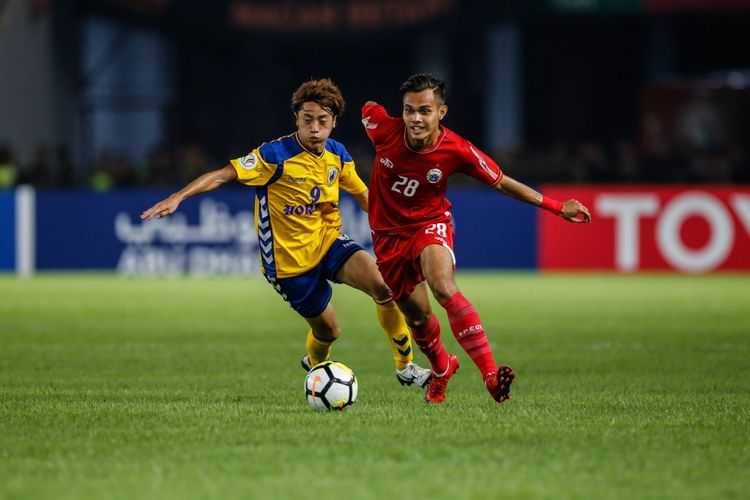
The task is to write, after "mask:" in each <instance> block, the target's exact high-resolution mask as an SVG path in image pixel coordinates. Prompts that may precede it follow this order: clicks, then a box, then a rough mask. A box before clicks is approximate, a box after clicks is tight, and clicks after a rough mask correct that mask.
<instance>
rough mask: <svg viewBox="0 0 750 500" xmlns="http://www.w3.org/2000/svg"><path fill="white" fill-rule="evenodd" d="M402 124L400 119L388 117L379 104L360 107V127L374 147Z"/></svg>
mask: <svg viewBox="0 0 750 500" xmlns="http://www.w3.org/2000/svg"><path fill="white" fill-rule="evenodd" d="M402 123H403V121H402V120H401V119H400V118H393V117H392V116H388V112H387V111H386V110H385V108H384V107H383V106H381V105H380V104H370V105H365V106H362V125H364V127H365V132H367V137H369V138H370V141H372V144H373V145H374V146H378V144H380V143H382V142H383V140H384V139H385V137H387V136H388V135H389V134H390V133H392V132H393V131H394V130H396V129H398V127H399V126H400V125H401V124H402Z"/></svg>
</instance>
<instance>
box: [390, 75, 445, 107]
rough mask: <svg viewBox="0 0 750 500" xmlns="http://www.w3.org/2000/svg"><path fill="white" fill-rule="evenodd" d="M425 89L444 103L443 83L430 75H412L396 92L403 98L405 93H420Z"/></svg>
mask: <svg viewBox="0 0 750 500" xmlns="http://www.w3.org/2000/svg"><path fill="white" fill-rule="evenodd" d="M427 89H432V92H433V93H434V94H435V95H436V96H438V97H440V99H441V100H442V101H443V102H445V90H446V89H445V82H444V81H443V80H441V79H440V78H438V77H436V76H435V75H432V74H427V73H417V74H416V75H412V76H410V77H409V78H407V79H406V81H405V82H404V83H402V84H401V88H400V89H398V91H399V92H400V93H401V97H404V96H405V95H406V93H407V92H422V91H423V90H427Z"/></svg>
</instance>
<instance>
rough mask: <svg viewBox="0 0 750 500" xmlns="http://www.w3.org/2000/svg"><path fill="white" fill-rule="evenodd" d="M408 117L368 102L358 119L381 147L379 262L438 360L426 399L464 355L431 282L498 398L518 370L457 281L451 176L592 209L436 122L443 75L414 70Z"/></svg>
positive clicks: (404, 91) (570, 212)
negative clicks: (498, 351) (504, 165)
mask: <svg viewBox="0 0 750 500" xmlns="http://www.w3.org/2000/svg"><path fill="white" fill-rule="evenodd" d="M400 92H401V95H402V98H403V112H402V118H401V119H399V118H394V117H391V116H388V113H387V112H386V110H385V108H383V107H382V106H380V105H379V104H377V103H375V102H373V101H368V102H367V103H365V105H364V106H363V107H362V124H363V125H364V126H365V130H366V131H367V135H368V136H369V138H370V140H371V141H372V143H373V145H374V146H375V152H376V156H375V166H374V169H373V172H372V178H371V179H370V200H369V202H370V206H369V209H370V210H369V220H370V227H371V228H372V230H373V243H374V246H375V248H374V249H375V254H376V256H377V264H378V268H379V269H380V272H381V274H382V275H383V278H384V279H385V282H386V284H387V285H388V286H389V287H390V288H391V289H392V291H393V298H394V299H395V300H396V303H397V304H398V306H399V308H400V309H401V310H402V312H403V313H404V315H405V316H406V323H407V324H408V325H409V327H410V328H411V330H412V334H413V337H414V340H415V342H416V343H417V345H418V346H419V349H420V350H421V351H422V352H423V353H424V354H425V356H427V358H428V359H429V360H430V363H431V365H432V371H433V375H432V379H431V381H430V385H429V387H428V388H427V394H426V395H425V400H426V401H427V402H428V403H441V402H443V400H444V399H445V389H446V386H447V384H448V380H449V379H450V377H451V376H452V375H453V374H454V373H455V371H456V369H457V368H458V358H457V357H456V356H455V355H453V354H449V353H447V352H446V350H445V348H444V347H443V343H442V341H441V339H440V323H439V322H438V320H437V318H436V317H435V315H434V314H433V312H432V309H431V307H430V301H429V298H428V296H427V290H426V287H425V281H426V282H427V286H429V287H430V290H431V291H432V294H433V296H434V297H435V299H436V300H437V301H438V302H439V303H440V305H441V306H442V307H444V308H445V310H446V311H447V313H448V320H449V322H450V326H451V330H452V331H453V335H454V336H455V337H456V339H457V340H458V343H459V344H460V345H461V347H462V348H463V349H464V350H465V351H466V353H467V354H468V355H469V357H471V359H472V361H473V362H474V364H476V366H477V368H479V370H480V372H481V373H482V378H483V380H484V384H485V387H486V388H487V390H488V391H489V393H490V394H491V395H492V397H493V398H494V399H495V400H496V401H497V402H498V403H502V402H503V401H505V400H506V399H508V398H510V385H511V383H512V382H513V379H514V377H515V373H514V372H513V370H512V369H511V368H510V367H509V366H507V365H504V364H501V365H499V366H498V365H497V364H496V363H495V360H494V358H493V355H492V350H491V348H490V345H489V343H488V342H487V336H486V335H485V332H484V328H483V327H482V322H481V320H480V319H479V314H477V311H476V309H474V306H473V305H472V304H471V302H469V301H468V300H467V299H466V297H464V296H463V294H462V293H461V292H460V291H459V290H458V287H457V286H456V282H455V277H454V275H455V265H456V260H455V256H454V254H453V223H452V218H451V213H450V209H451V204H450V202H449V201H448V200H447V199H446V197H445V193H446V190H447V187H448V178H449V177H450V176H451V175H453V174H455V173H457V172H461V173H464V174H467V175H470V176H472V177H474V178H475V179H477V180H479V181H480V182H482V183H483V184H487V185H488V186H492V187H493V188H495V189H496V190H497V191H499V192H500V193H502V194H504V195H507V196H510V197H512V198H515V199H518V200H520V201H524V202H526V203H530V204H532V205H536V206H539V207H541V208H545V209H547V210H549V211H551V212H553V213H554V214H556V215H559V216H560V217H562V218H564V219H566V220H569V221H571V222H589V221H590V220H591V216H590V215H589V211H588V209H587V208H586V207H585V206H583V205H582V204H581V203H579V202H578V201H577V200H573V199H571V200H567V201H565V202H560V201H557V200H554V199H550V198H547V197H544V196H542V194H541V193H539V192H537V191H535V190H534V189H532V188H530V187H529V186H526V185H525V184H523V183H521V182H518V181H516V180H513V179H511V178H510V177H508V176H507V175H504V174H503V172H502V171H501V170H500V167H498V166H497V164H496V163H495V162H494V161H492V159H491V158H490V157H489V156H487V155H486V154H484V153H483V152H482V151H480V150H479V149H478V148H477V147H476V146H474V145H472V144H471V143H470V142H469V141H467V140H466V139H464V138H462V137H461V136H459V135H458V134H456V133H454V132H452V131H451V130H449V129H448V128H446V127H444V126H443V125H441V124H440V120H442V119H443V118H444V117H445V114H446V113H447V111H448V107H447V106H446V105H445V83H444V82H442V81H441V80H439V79H438V78H436V77H434V76H433V75H424V74H418V75H414V76H412V77H410V78H409V79H408V80H406V82H404V83H403V85H402V86H401V89H400Z"/></svg>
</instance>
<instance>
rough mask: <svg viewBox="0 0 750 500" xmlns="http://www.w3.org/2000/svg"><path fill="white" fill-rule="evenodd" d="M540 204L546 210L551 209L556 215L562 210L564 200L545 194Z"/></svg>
mask: <svg viewBox="0 0 750 500" xmlns="http://www.w3.org/2000/svg"><path fill="white" fill-rule="evenodd" d="M539 206H540V207H541V208H544V209H545V210H549V211H550V212H552V213H553V214H555V215H558V214H560V212H562V202H559V201H557V200H556V199H554V198H548V197H546V196H544V195H542V203H541V204H540V205H539Z"/></svg>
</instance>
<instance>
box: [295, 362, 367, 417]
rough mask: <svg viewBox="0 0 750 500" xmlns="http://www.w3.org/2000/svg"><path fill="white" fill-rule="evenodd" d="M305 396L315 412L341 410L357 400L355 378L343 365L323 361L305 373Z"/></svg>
mask: <svg viewBox="0 0 750 500" xmlns="http://www.w3.org/2000/svg"><path fill="white" fill-rule="evenodd" d="M305 395H306V396H307V402H308V403H310V406H312V407H313V408H315V409H316V410H343V409H345V408H348V407H350V406H351V405H353V404H354V402H355V401H356V400H357V377H356V376H355V375H354V372H353V371H352V370H351V368H349V367H348V366H346V365H345V364H343V363H339V362H337V361H323V362H322V363H320V364H318V365H315V366H313V367H312V368H311V369H310V371H309V372H308V373H307V377H306V378H305Z"/></svg>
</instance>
